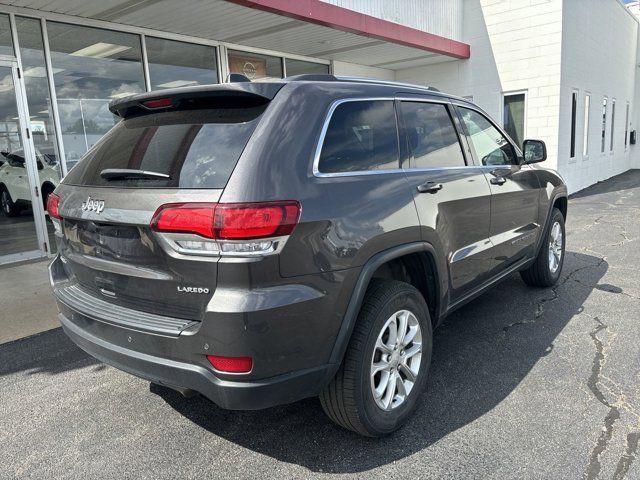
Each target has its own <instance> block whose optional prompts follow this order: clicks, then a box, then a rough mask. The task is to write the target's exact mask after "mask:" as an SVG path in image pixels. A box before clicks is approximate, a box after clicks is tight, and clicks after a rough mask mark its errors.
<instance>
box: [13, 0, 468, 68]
mask: <svg viewBox="0 0 640 480" xmlns="http://www.w3.org/2000/svg"><path fill="white" fill-rule="evenodd" d="M179 4H180V5H179V7H178V8H177V6H176V5H177V4H176V1H175V0H108V1H105V2H96V1H79V0H29V1H28V2H25V0H0V5H1V6H0V10H2V11H9V12H14V13H16V14H19V15H20V14H28V15H33V14H36V15H38V13H37V12H43V14H44V16H45V18H48V19H50V20H59V21H63V22H72V23H80V24H83V25H88V26H96V27H106V28H113V29H118V30H120V29H121V30H125V31H132V32H136V33H137V32H142V33H146V34H148V35H166V34H167V33H169V34H177V35H179V36H180V37H182V38H183V39H184V40H185V41H190V39H194V41H197V40H196V39H207V40H211V41H214V42H222V43H223V44H224V45H226V46H227V47H228V48H232V49H239V50H241V49H251V48H253V49H254V50H255V51H258V52H260V51H262V52H263V53H270V52H277V53H281V54H284V55H286V56H291V57H294V58H296V57H297V58H300V59H310V60H312V59H323V60H326V61H327V62H328V61H329V60H335V61H342V62H348V63H354V64H358V65H365V66H370V67H380V68H385V69H389V70H400V69H405V68H413V67H418V66H423V65H429V64H434V63H441V62H446V61H452V60H456V59H465V58H469V56H470V47H469V45H467V44H465V43H461V42H459V41H456V40H453V39H448V38H444V37H442V36H438V35H434V34H432V33H428V32H424V31H422V30H418V29H414V28H409V27H406V26H403V25H400V24H397V23H393V22H390V21H387V20H382V19H380V18H376V17H372V16H369V15H365V14H362V13H358V12H355V11H353V10H349V9H346V8H342V7H338V6H335V5H332V4H329V3H325V2H321V1H319V0H180V2H179ZM25 5H28V6H25ZM156 32H157V33H156Z"/></svg>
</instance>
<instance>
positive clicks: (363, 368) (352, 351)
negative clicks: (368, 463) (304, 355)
mask: <svg viewBox="0 0 640 480" xmlns="http://www.w3.org/2000/svg"><path fill="white" fill-rule="evenodd" d="M400 310H408V311H410V312H411V313H412V314H413V315H414V316H415V318H416V319H417V321H418V323H419V325H420V330H421V334H422V357H421V359H420V362H419V370H418V374H417V377H416V379H415V382H414V384H413V387H412V389H411V390H410V391H409V393H408V395H406V397H405V399H404V401H403V402H402V403H400V404H399V405H398V406H397V407H395V408H393V409H391V410H388V411H385V410H383V409H382V408H381V407H379V406H378V405H377V404H376V401H375V399H374V396H373V393H372V387H371V382H372V381H371V376H370V371H371V362H372V361H373V358H374V357H373V355H374V348H375V344H376V341H377V339H378V335H379V334H380V333H381V332H382V330H383V327H384V326H385V324H386V322H387V320H388V319H390V318H391V316H393V314H394V313H396V312H398V311H400ZM408 345H412V344H411V343H409V344H408ZM407 350H408V346H407ZM431 350H432V327H431V318H430V315H429V309H428V308H427V304H426V302H425V300H424V297H423V296H422V294H420V292H419V291H418V290H417V289H416V288H414V287H413V286H412V285H409V284H408V283H404V282H399V281H396V280H377V279H374V280H372V282H371V285H370V286H369V288H368V290H367V293H366V295H365V298H364V301H363V304H362V308H361V309H360V313H359V314H358V319H357V321H356V324H355V327H354V330H353V334H352V335H351V340H350V341H349V345H348V347H347V351H346V353H345V356H344V359H343V361H342V365H341V366H340V369H339V370H338V372H337V373H336V376H335V377H334V378H333V380H332V381H331V383H329V385H327V387H325V389H324V390H323V391H322V393H321V394H320V403H321V404H322V408H323V409H324V411H325V413H326V414H327V415H328V416H329V418H330V419H331V420H332V421H333V422H335V423H337V424H338V425H340V426H341V427H344V428H346V429H348V430H353V431H354V432H356V433H359V434H361V435H365V436H369V437H380V436H384V435H388V434H390V433H392V432H394V431H395V430H397V429H398V428H400V427H401V426H402V425H403V424H404V423H405V422H406V421H407V419H408V418H409V416H410V415H411V414H412V412H413V410H414V409H415V407H416V402H417V400H418V398H419V396H420V393H421V392H422V390H423V388H424V385H425V382H426V379H427V372H428V370H429V366H430V364H431ZM416 363H417V362H416ZM396 368H397V367H396ZM400 371H401V370H400V369H398V372H400ZM393 398H395V397H393Z"/></svg>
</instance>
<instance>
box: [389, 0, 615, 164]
mask: <svg viewBox="0 0 640 480" xmlns="http://www.w3.org/2000/svg"><path fill="white" fill-rule="evenodd" d="M604 1H615V0H604ZM463 33H464V36H463V39H462V40H463V41H464V42H466V43H469V44H470V45H471V58H470V59H469V60H458V61H452V62H446V63H441V64H436V65H431V66H427V67H420V68H414V69H407V70H400V71H397V72H396V79H397V80H399V81H403V82H413V83H419V84H424V85H433V86H435V87H437V88H439V89H441V90H443V91H446V92H450V93H453V94H456V95H460V96H473V100H474V101H475V102H476V103H477V104H478V105H480V106H481V107H483V108H484V109H485V110H487V112H488V113H490V114H491V115H492V116H493V117H494V118H495V119H496V120H497V121H501V120H502V94H503V92H513V91H526V94H527V121H526V131H525V136H526V137H528V138H539V139H542V140H544V141H545V142H546V143H547V146H548V151H549V160H548V161H547V164H548V166H550V167H556V166H557V161H558V156H557V152H558V128H559V112H560V102H559V93H560V72H561V68H560V67H561V44H562V0H466V1H465V12H464V22H463Z"/></svg>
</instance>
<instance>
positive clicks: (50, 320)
mask: <svg viewBox="0 0 640 480" xmlns="http://www.w3.org/2000/svg"><path fill="white" fill-rule="evenodd" d="M48 264H49V261H48V260H44V261H40V262H36V263H27V264H22V265H18V266H15V267H5V268H0V325H2V328H1V329H0V344H2V343H6V342H10V341H12V340H16V339H18V338H23V337H27V336H29V335H33V334H35V333H40V332H44V331H45V330H50V329H52V328H56V327H59V326H60V324H59V323H58V318H57V308H56V304H55V301H54V300H53V296H52V295H51V290H50V289H49V275H48V272H47V265H48Z"/></svg>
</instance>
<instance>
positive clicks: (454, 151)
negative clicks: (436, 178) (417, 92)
mask: <svg viewBox="0 0 640 480" xmlns="http://www.w3.org/2000/svg"><path fill="white" fill-rule="evenodd" d="M400 108H401V112H402V119H403V120H404V125H405V128H406V131H407V142H408V144H409V152H410V153H411V155H412V157H413V162H412V164H411V166H412V167H414V168H434V167H460V166H464V165H465V163H464V155H463V153H462V148H461V147H460V142H459V140H458V134H457V133H456V130H455V128H454V126H453V123H452V121H451V117H450V116H449V112H448V111H447V107H446V106H445V105H442V104H438V103H424V102H402V104H401V107H400Z"/></svg>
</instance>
